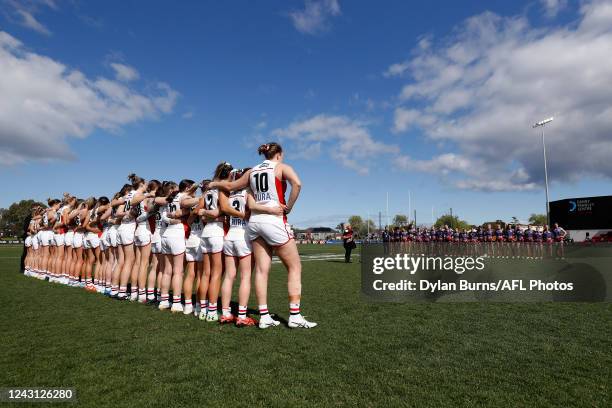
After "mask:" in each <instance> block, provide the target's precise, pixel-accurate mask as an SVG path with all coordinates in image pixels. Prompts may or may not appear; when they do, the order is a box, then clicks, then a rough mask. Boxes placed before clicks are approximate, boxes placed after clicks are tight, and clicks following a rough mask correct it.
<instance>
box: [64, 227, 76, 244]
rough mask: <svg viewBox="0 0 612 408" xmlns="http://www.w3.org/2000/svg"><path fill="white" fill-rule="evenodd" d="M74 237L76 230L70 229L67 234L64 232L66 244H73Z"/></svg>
mask: <svg viewBox="0 0 612 408" xmlns="http://www.w3.org/2000/svg"><path fill="white" fill-rule="evenodd" d="M73 239H74V231H73V230H68V232H66V234H64V245H67V246H72V240H73Z"/></svg>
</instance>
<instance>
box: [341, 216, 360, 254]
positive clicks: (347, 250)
mask: <svg viewBox="0 0 612 408" xmlns="http://www.w3.org/2000/svg"><path fill="white" fill-rule="evenodd" d="M342 241H343V243H344V262H346V263H350V262H351V251H352V250H353V249H355V248H356V247H357V245H356V244H355V240H354V239H353V228H352V227H351V225H350V224H345V225H343V227H342Z"/></svg>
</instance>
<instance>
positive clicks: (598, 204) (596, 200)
mask: <svg viewBox="0 0 612 408" xmlns="http://www.w3.org/2000/svg"><path fill="white" fill-rule="evenodd" d="M550 223H551V224H554V223H558V224H559V225H560V226H561V227H562V228H563V229H565V230H566V231H567V233H568V235H569V237H570V238H572V239H573V240H574V241H576V242H580V241H584V239H585V237H586V233H587V232H588V233H589V235H590V238H591V239H593V240H598V237H600V236H607V235H608V233H609V232H610V231H612V196H599V197H578V198H568V199H565V200H557V201H551V202H550Z"/></svg>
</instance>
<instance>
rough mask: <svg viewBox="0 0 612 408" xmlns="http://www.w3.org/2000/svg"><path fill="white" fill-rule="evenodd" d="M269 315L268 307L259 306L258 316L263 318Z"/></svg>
mask: <svg viewBox="0 0 612 408" xmlns="http://www.w3.org/2000/svg"><path fill="white" fill-rule="evenodd" d="M267 315H269V313H268V305H259V316H261V317H264V316H267Z"/></svg>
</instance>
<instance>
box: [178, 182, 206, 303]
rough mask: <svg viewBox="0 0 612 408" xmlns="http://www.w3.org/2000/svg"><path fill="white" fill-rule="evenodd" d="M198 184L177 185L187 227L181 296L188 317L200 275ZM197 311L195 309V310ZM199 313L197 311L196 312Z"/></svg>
mask: <svg viewBox="0 0 612 408" xmlns="http://www.w3.org/2000/svg"><path fill="white" fill-rule="evenodd" d="M197 189H198V184H197V183H196V182H194V181H193V180H189V179H184V180H182V181H181V182H180V184H179V190H180V191H183V192H184V193H185V194H184V195H183V196H182V197H181V201H180V207H181V215H182V218H184V219H185V220H186V221H185V224H186V225H188V226H189V227H188V229H187V233H186V241H185V273H184V275H185V276H184V279H183V295H184V297H185V306H184V307H183V314H185V315H189V314H192V313H193V312H194V307H193V288H194V283H195V287H196V288H197V287H198V285H199V282H200V278H201V275H202V246H201V239H202V238H201V236H202V229H203V223H202V219H201V217H200V216H199V215H198V213H197V210H198V203H199V201H200V197H196V194H195V193H196V191H197ZM196 309H197V308H196ZM198 312H199V311H198Z"/></svg>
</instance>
